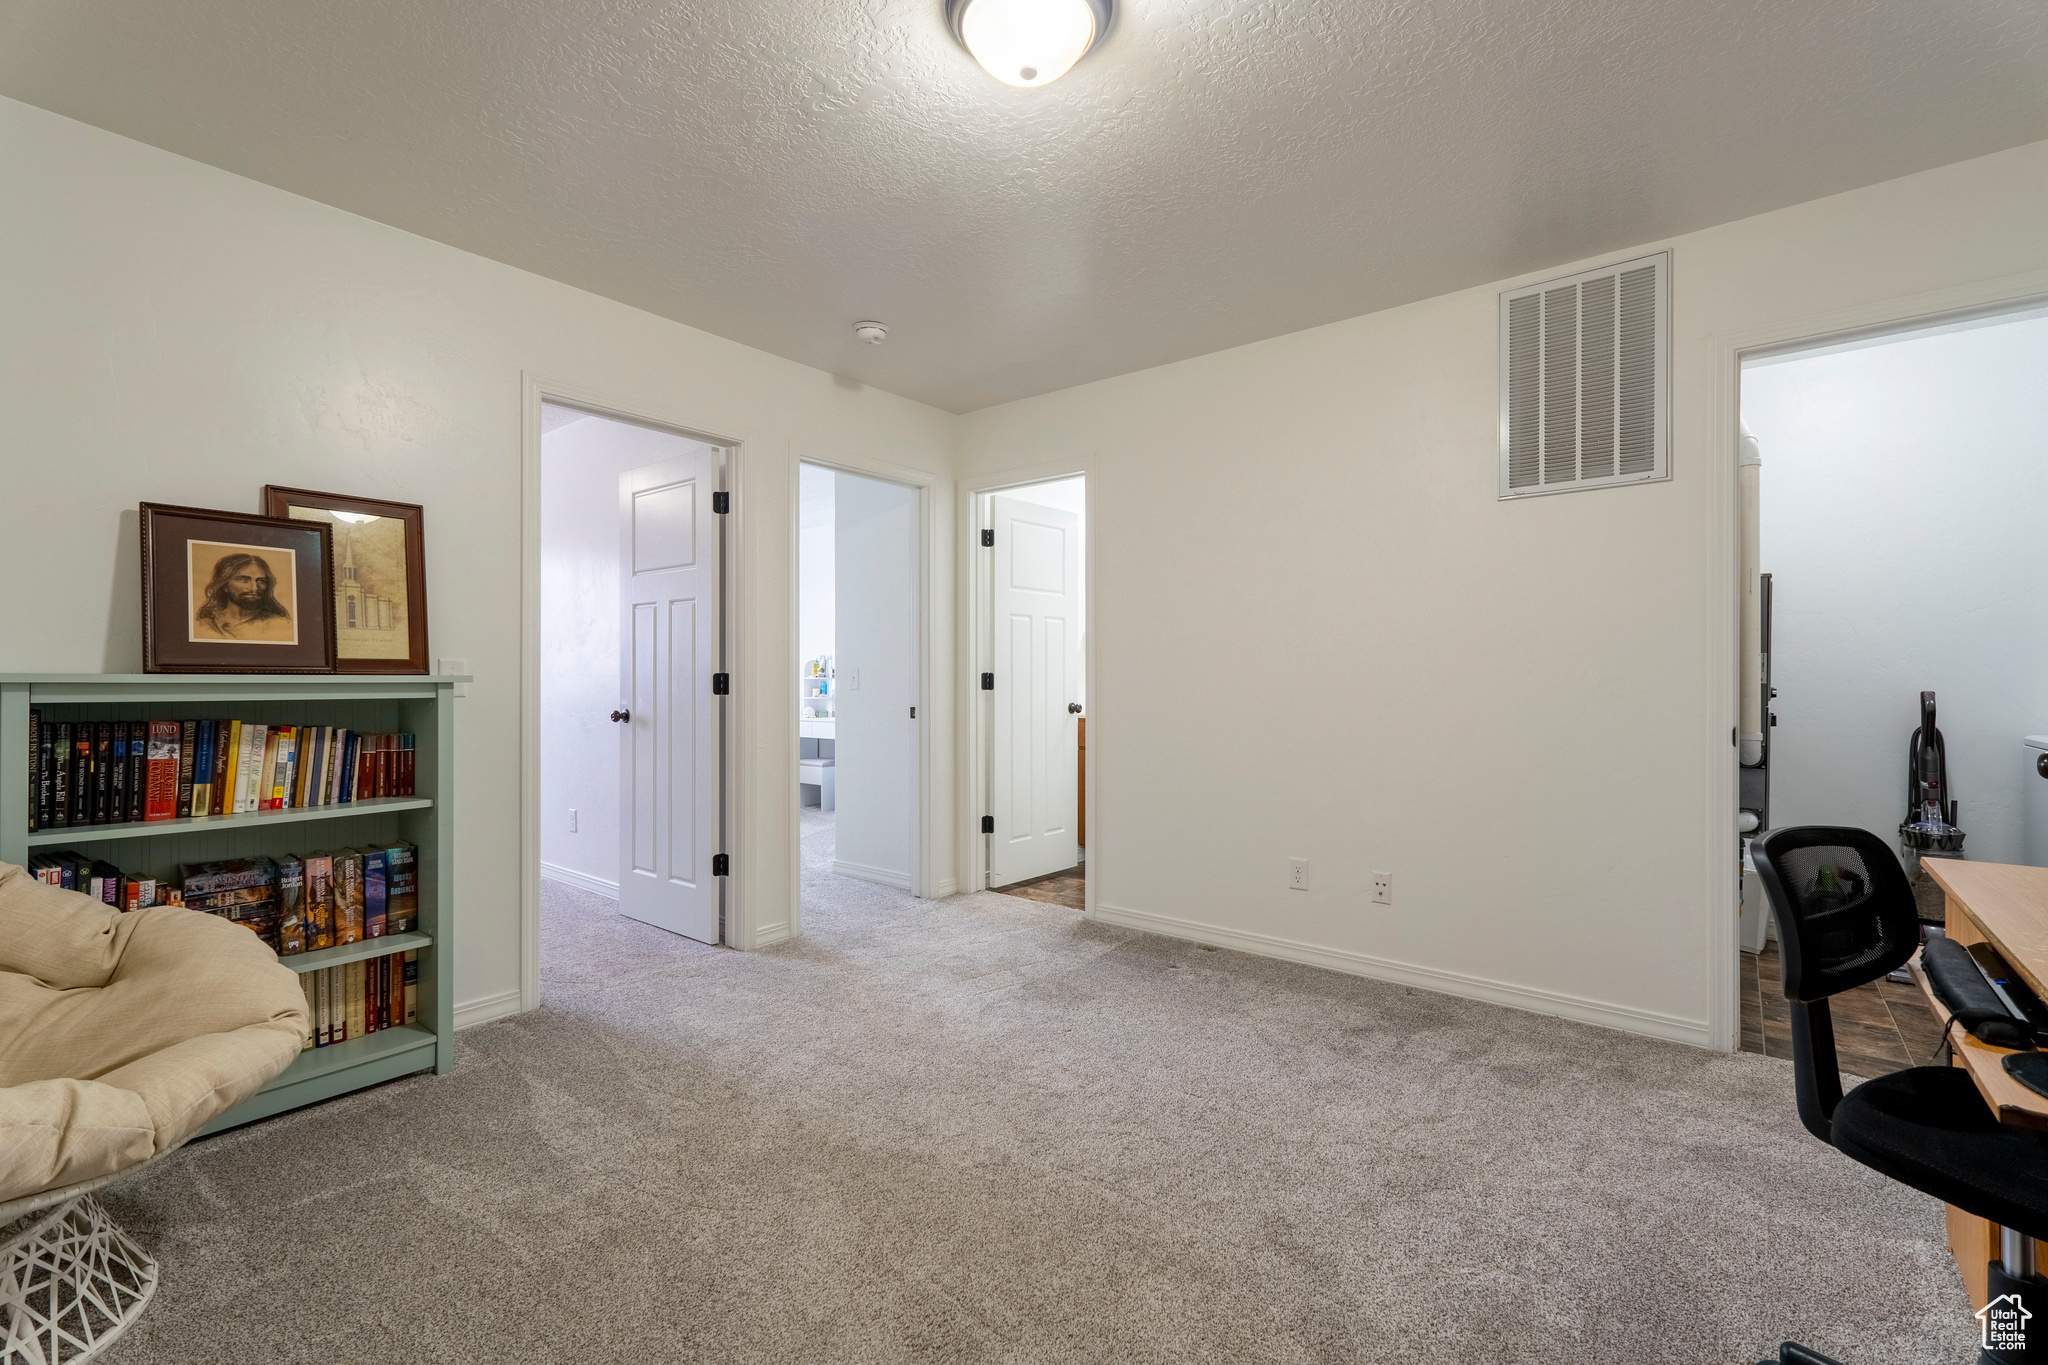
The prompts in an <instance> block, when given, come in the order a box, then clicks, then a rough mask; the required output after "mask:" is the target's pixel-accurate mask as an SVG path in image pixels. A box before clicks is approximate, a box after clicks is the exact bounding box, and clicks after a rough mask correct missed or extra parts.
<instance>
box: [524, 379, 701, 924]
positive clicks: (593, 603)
mask: <svg viewBox="0 0 2048 1365" xmlns="http://www.w3.org/2000/svg"><path fill="white" fill-rule="evenodd" d="M540 444H541V459H540V612H539V615H540V661H539V662H540V669H539V708H538V709H539V721H540V726H539V729H540V735H539V739H540V765H539V767H540V773H539V814H540V874H541V877H542V878H543V880H544V881H547V882H550V883H553V884H554V886H556V887H558V888H567V889H569V890H571V891H573V892H574V893H577V895H578V897H579V900H578V904H579V905H582V906H585V907H586V908H590V909H593V910H596V909H604V910H615V911H617V912H618V913H621V914H625V915H628V916H630V917H632V918H634V919H639V920H642V921H645V922H646V923H649V924H653V925H656V926H657V927H659V928H662V929H666V930H668V931H670V932H672V933H676V934H681V935H683V936H685V937H687V938H692V939H696V940H698V941H699V942H703V943H714V944H715V943H720V942H722V941H723V918H724V905H723V878H722V877H720V876H719V875H718V870H717V868H716V866H715V863H714V859H715V858H716V857H717V856H718V855H719V854H720V853H721V852H722V844H721V840H722V838H723V829H722V818H723V804H722V800H721V793H722V790H723V781H722V767H721V759H722V755H721V745H722V728H723V719H724V717H723V704H722V697H721V695H720V694H721V692H722V690H723V689H721V688H720V687H719V685H718V683H719V679H720V677H721V676H722V675H721V670H722V668H723V664H722V662H721V659H722V650H723V609H722V608H723V579H724V562H723V561H724V550H723V545H724V537H723V533H722V530H721V527H720V524H719V523H720V521H721V516H720V514H719V512H718V510H717V499H716V498H715V496H714V495H715V494H717V493H718V491H719V490H720V489H721V488H722V487H723V479H724V476H725V466H726V457H727V452H726V451H725V450H724V449H723V448H722V447H720V446H718V445H715V444H713V443H710V442H707V441H703V440H699V439H697V438H695V437H692V436H689V435H685V434H683V433H681V432H677V431H672V430H667V429H663V428H660V427H656V426H652V425H645V424H640V423H635V422H629V421H624V420H620V419H618V418H615V417H611V416H606V415H601V414H597V413H592V412H586V411H583V410H581V409H578V408H573V407H568V406H564V405H560V404H556V403H552V402H545V401H544V402H543V403H542V405H541V442H540Z"/></svg>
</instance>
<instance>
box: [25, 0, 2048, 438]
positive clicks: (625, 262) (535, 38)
mask: <svg viewBox="0 0 2048 1365" xmlns="http://www.w3.org/2000/svg"><path fill="white" fill-rule="evenodd" d="M0 93H5V94H8V95H12V96H14V97H15V98H18V99H22V100H26V101H28V102H30V103H34V104H38V105H41V106H43V107H45V108H48V109H52V110H55V111H56V112H58V113H62V114H66V115H69V116H71V117H73V118H77V119H82V120H84V121H86V122H88V123H93V124H98V125H100V126H102V127H105V128H109V129H112V130H113V131H115V132H118V133H123V134H125V135H127V136H130V137H134V138H138V139H141V140H142V141H145V142H150V143H154V144H155V145H157V146H160V147H164V148H168V149H169V150H171V151H175V152H179V153H182V154H184V155H187V156H191V157H195V158H197V159H199V160H202V161H206V162H210V163H212V164H214V165H217V166H221V167H224V168H226V169H228V170H231V171H235V172H237V173H239V174H242V175H246V176H251V177H253V178H255V179H258V180H262V181H267V182H269V183H270V184H273V185H278V186H281V187H283V188H285V189H288V190H292V191H295V192H297V193H300V194H304V195H308V196H310V197H312V198H315V199H319V200H323V201H325V202H327V203H330V204H335V205H338V206H340V207H342V208H345V209H349V210H352V211H354V212H356V213H360V214H363V215H366V216H368V217H370V218H375V219H378V220H380V221H383V222H386V223H391V224H394V225H396V226H398V227H402V228H406V229H409V230H411V231H413V232H417V233H421V234H423V235H425V236H428V237H432V238H436V239H438V240H440V241H444V242H449V243H452V244H454V245H456V246H459V247H463V248H466V249H468V250H470V251H475V252H478V253H481V254H483V255H485V256H490V257H494V258H496V259H498V260H501V261H507V262H510V263H511V264H514V265H518V266H522V267H524V268H526V269H529V270H533V271H536V272H538V273H540V274H543V275H548V276H552V277H554V278H556V279H559V280H564V281H566V282H568V283H570V284H574V285H578V286H581V287H583V288H585V289H589V290H593V291H595V292H597V293H599V294H604V295H608V296H610V297H612V298H615V299H620V300H623V301H624V302H627V303H630V304H634V305H637V306H639V307H642V308H646V309H648V310H650V311H652V312H655V313H659V314H662V315H664V316H667V317H671V318H675V319H677V320H679V321H682V322H686V323H690V324H692V325H694V326H697V327H701V328H704V329H705V330H707V331H711V332H715V333H717V334H719V335H721V336H726V337H731V338H733V339H735V340H738V341H742V342H746V343H748V344H750V345H754V346H758V347H760V348H762V349H763V350H767V351H771V352H774V353H776V354H778V355H784V356H788V357H791V358H793V359H796V360H800V361H804V362H806V363H808V364H811V365H816V366H818V367H820V368H823V369H826V370H830V371H832V372H834V373H836V374H840V375H844V376H848V377H851V378H855V379H859V380H863V381H866V382H868V383H872V384H875V385H878V386H880V387H882V388H886V389H891V390H894V391H896V392H898V393H902V394H907V395H909V396H911V397H914V398H919V399H923V400H925V401H927V402H931V403H934V404H937V405H939V406H941V407H944V408H948V409H952V410H954V411H966V410H970V409H973V408H977V407H981V406H985V405H987V404H990V403H995V402H1001V401H1003V400H1006V399H1011V398H1017V397H1021V396H1024V395H1027V394H1032V393H1039V392H1043V391H1046V390H1050V389H1056V388H1061V387H1064V386H1066V385H1070V384H1075V383H1080V382H1084V381H1087V380H1091V379H1098V378H1102V377H1104V376H1107V375H1111V374H1118V373H1122V372H1125V371H1129V370H1134V369H1141V368H1144V367H1147V366H1151V365H1157V364H1161V363H1163V362H1166V361H1170V360H1175V359H1179V358H1182V357H1185V356H1190V355H1198V354H1201V353H1203V352H1207V351H1213V350H1217V349H1220V348H1222V347H1226V346H1231V345H1236V344H1240V343H1243V342H1247V341H1253V340H1256V339H1258V338H1261V337H1267V336H1273V335H1277V334H1279V333H1283V332H1288V331H1293V330H1296V329H1299V328H1302V327H1307V326H1311V325H1314V324H1317V323H1322V322H1328V321H1332V320H1335V319H1338V318H1344V317H1350V316H1353V315H1356V314H1359V313H1363V312H1368V311H1371V310H1373V309H1376V308H1382V307H1386V306H1388V305H1391V304H1396V303H1401V302H1405V301H1408V300H1412V299H1417V298H1423V297H1427V296H1429V295H1432V294H1436V293H1441V292H1444V291H1446V290H1449V289H1455V288H1461V287H1465V286H1469V285H1472V284H1477V283H1481V282H1484V281H1487V280H1492V279H1498V278H1501V277H1503V276H1507V275H1511V274H1516V273H1519V272H1522V271H1525V270H1534V269H1540V268H1543V267H1545V266H1548V265H1552V264H1555V263H1559V262H1563V261H1569V260H1574V259H1578V258H1581V257H1585V256H1591V255H1597V254H1600V253H1602V252H1606V251H1611V250H1616V249H1619V248H1622V247H1626V246H1629V245H1632V244H1635V243H1640V242H1643V241H1646V240H1649V239H1652V238H1656V237H1660V236H1664V235H1667V234H1670V233H1674V232H1678V231H1683V230H1687V229H1691V228H1696V227H1701V226H1705V225H1707V224H1710V223H1715V222H1723V221H1727V220H1729V219H1733V218H1739V217H1743V216H1745V215H1748V214H1752V213H1756V212H1760V211H1763V210H1766V209H1770V208H1774V207H1777V206H1781V205H1784V204H1788V203H1796V202H1799V201H1801V200H1805V199H1811V198H1814V197H1816V196H1819V195H1823V194H1828V193H1833V192H1836V191H1839V190H1844V189H1849V188H1852V187H1854V186H1857V185H1863V184H1869V183H1872V182H1874V181H1878V180H1884V179H1888V178H1891V177H1894V176H1898V175H1903V174H1907V173H1910V172H1912V171H1915V170H1921V169H1924V168H1927V167H1930V166H1935V165H1940V164H1943V163H1946V162H1950V161H1956V160H1961V159H1963V158H1966V157H1970V156H1976V155H1981V154H1983V153H1986V152H1991V151H1995V150H1998V149H2001V148H2004V147H2009V146H2015V145H2018V144H2020V143H2024V142H2030V141H2035V140H2038V139H2042V138H2048V8H2044V6H2043V5H2042V4H2041V3H2040V0H1827V2H1825V3H1822V2H1821V0H1807V2H1806V3H1786V0H1567V2H1559V0H1550V3H1532V2H1531V0H1126V2H1125V3H1124V5H1123V7H1122V13H1121V17H1120V19H1119V21H1118V24H1117V27H1116V30H1115V31H1114V32H1113V33H1112V34H1111V36H1110V38H1109V39H1108V41H1107V42H1105V43H1104V44H1103V45H1102V47H1101V48H1099V49H1098V50H1097V51H1096V52H1095V53H1094V54H1093V55H1091V56H1090V57H1089V58H1087V59H1086V60H1085V61H1083V62H1082V63H1081V64H1080V65H1079V66H1078V67H1076V68H1075V69H1074V71H1073V72H1072V74H1070V75H1069V76H1067V77H1066V79H1064V80H1062V81H1060V82H1059V83H1058V84H1056V85H1053V86H1050V87H1047V88H1045V89H1042V90H1014V89H1010V88H1008V87H1006V86H1003V85H1000V84H998V83H997V82H996V81H995V80H993V79H992V78H990V77H989V76H987V75H986V74H984V73H983V72H982V71H981V70H980V68H979V67H977V66H975V65H974V64H973V62H972V61H971V60H970V59H969V58H968V57H967V56H966V55H965V54H964V53H962V52H961V51H960V50H959V49H958V48H957V47H955V45H954V44H953V41H952V39H951V37H950V36H949V35H948V34H947V32H946V30H945V26H944V24H943V22H942V20H941V17H940V0H685V2H683V3H675V2H673V0H669V2H666V3H664V2H662V0H434V3H425V4H423V3H419V0H322V3H319V4H280V3H277V0H164V2H163V3H155V4H148V5H137V4H125V3H118V2H117V0H10V3H8V4H6V5H5V6H4V7H0ZM869 317H873V318H879V319H881V320H883V321H884V322H886V323H888V325H889V340H888V342H887V344H885V345H883V346H881V347H878V348H868V347H863V346H860V345H858V344H857V343H856V342H855V341H854V340H853V335H852V331H851V326H850V324H852V323H853V322H854V321H855V320H856V319H860V318H869Z"/></svg>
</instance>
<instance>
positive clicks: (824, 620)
mask: <svg viewBox="0 0 2048 1365" xmlns="http://www.w3.org/2000/svg"><path fill="white" fill-rule="evenodd" d="M797 475H798V506H797V658H798V665H797V677H796V687H795V698H794V701H795V709H796V720H797V736H798V741H797V743H798V747H797V771H796V774H795V777H796V782H797V792H798V801H797V804H798V817H797V818H798V822H799V825H800V831H799V840H800V842H799V848H800V852H801V857H802V869H803V879H802V880H803V889H804V890H803V895H804V911H805V913H806V915H808V914H809V913H810V912H811V911H813V910H814V909H824V908H827V907H826V905H825V902H826V901H830V902H831V903H833V904H837V905H845V904H852V903H854V902H855V901H858V900H859V899H860V897H859V896H858V895H855V894H852V891H853V889H852V888H849V887H847V886H845V885H844V882H845V881H853V882H867V883H872V884H875V885H880V886H887V887H894V888H896V889H897V890H901V891H908V892H911V893H912V894H923V888H922V886H921V885H920V884H919V869H920V868H921V866H922V840H921V838H920V831H921V829H922V825H923V821H922V813H921V807H920V782H919V765H920V753H921V746H920V744H919V742H918V734H919V731H918V727H919V726H920V725H922V724H924V723H925V721H924V720H922V719H921V718H920V710H921V708H922V706H923V697H922V687H921V680H920V662H919V661H920V659H921V657H922V650H921V642H920V639H919V633H918V630H919V628H918V622H919V610H918V604H919V601H920V592H921V587H920V574H919V558H920V544H921V536H920V527H921V524H922V507H923V496H924V495H923V493H922V491H921V490H920V489H918V488H915V487H911V486H909V485H906V484H901V483H895V482H892V481H890V480H886V479H880V478H873V477H870V476H868V475H864V474H858V473H854V472H852V471H850V470H846V469H840V468H835V467H832V466H828V465H824V464H816V463H812V462H809V461H805V462H803V463H800V464H799V465H798V467H797Z"/></svg>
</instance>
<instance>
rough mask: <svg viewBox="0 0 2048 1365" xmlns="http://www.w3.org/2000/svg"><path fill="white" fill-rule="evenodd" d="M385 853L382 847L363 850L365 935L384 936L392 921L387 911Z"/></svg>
mask: <svg viewBox="0 0 2048 1365" xmlns="http://www.w3.org/2000/svg"><path fill="white" fill-rule="evenodd" d="M384 864H385V855H384V850H383V849H381V848H366V849H364V850H363V937H364V938H382V937H384V933H385V926H386V925H387V924H388V923H389V922H390V921H389V915H388V913H387V887H388V880H387V878H386V876H385V866H384Z"/></svg>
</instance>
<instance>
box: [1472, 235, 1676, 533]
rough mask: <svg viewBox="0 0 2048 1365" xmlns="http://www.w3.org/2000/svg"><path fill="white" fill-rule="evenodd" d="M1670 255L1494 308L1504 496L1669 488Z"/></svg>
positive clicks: (1522, 292) (1512, 294) (1533, 288)
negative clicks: (1658, 484)
mask: <svg viewBox="0 0 2048 1365" xmlns="http://www.w3.org/2000/svg"><path fill="white" fill-rule="evenodd" d="M1670 297H1671V255H1670V253H1669V252H1661V251H1660V252H1658V253H1657V254H1656V255H1654V256H1644V257H1641V258H1639V259H1637V260H1633V261H1623V262H1622V263H1621V264H1619V265H1604V266H1601V267H1600V268H1599V269H1598V270H1588V271H1586V272H1585V273H1584V274H1581V275H1567V276H1565V277H1564V278H1563V279H1557V280H1545V281H1544V282H1543V283H1541V284H1532V285H1527V286H1525V287H1523V288H1521V289H1511V290H1508V291H1506V292H1505V293H1503V294H1502V295H1501V296H1500V495H1501V496H1502V497H1503V498H1525V497H1530V496H1533V495H1534V494H1538V493H1566V492H1570V491H1571V490H1573V489H1575V488H1605V487H1610V486H1612V485H1614V484H1623V483H1646V482H1649V481H1651V480H1655V479H1668V478H1670V477H1671V454H1670V440H1669V437H1668V434H1667V431H1668V428H1669V425H1670V421H1669V412H1670V403H1669V395H1668V393H1667V389H1668V388H1669V380H1668V378H1667V375H1668V370H1669V366H1668V364H1667V357H1668V354H1669V350H1670V334H1671V306H1670Z"/></svg>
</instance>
